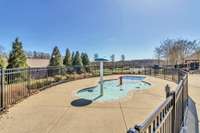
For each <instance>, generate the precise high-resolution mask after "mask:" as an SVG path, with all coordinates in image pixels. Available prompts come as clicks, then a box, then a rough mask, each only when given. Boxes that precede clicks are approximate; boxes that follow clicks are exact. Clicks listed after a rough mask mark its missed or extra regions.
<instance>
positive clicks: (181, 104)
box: [128, 70, 188, 133]
mask: <svg viewBox="0 0 200 133" xmlns="http://www.w3.org/2000/svg"><path fill="white" fill-rule="evenodd" d="M178 81H179V82H178V86H177V87H176V89H175V91H171V92H168V93H169V94H170V95H167V98H166V99H165V101H164V102H162V103H161V105H160V106H158V107H157V108H156V109H155V111H153V112H152V113H151V114H150V115H149V116H148V117H147V119H146V120H145V121H144V122H143V123H141V124H139V125H136V126H135V127H134V128H130V129H129V130H128V133H143V132H148V133H151V132H156V131H157V130H159V129H160V130H162V131H163V133H177V132H179V131H180V128H181V125H182V123H183V119H184V118H183V117H184V115H183V114H184V111H185V100H187V99H188V90H187V89H188V84H187V82H188V73H187V72H185V71H183V70H179V72H178ZM166 87H167V86H166ZM166 93H167V92H166ZM166 108H167V110H166ZM177 109H178V110H177ZM163 110H164V114H163V119H162V120H161V119H160V120H158V117H159V115H160V113H161V112H163ZM179 111H181V112H179ZM155 122H157V124H158V125H156V126H155ZM152 126H153V128H152ZM163 126H164V127H163ZM166 126H167V127H170V128H169V129H165V128H166ZM162 128H164V129H162Z"/></svg>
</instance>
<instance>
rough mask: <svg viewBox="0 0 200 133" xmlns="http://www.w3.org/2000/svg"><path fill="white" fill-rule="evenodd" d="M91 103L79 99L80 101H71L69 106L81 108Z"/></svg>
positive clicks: (90, 101)
mask: <svg viewBox="0 0 200 133" xmlns="http://www.w3.org/2000/svg"><path fill="white" fill-rule="evenodd" d="M91 103H92V100H88V99H83V98H80V99H76V100H74V101H72V102H71V105H72V106H75V107H83V106H87V105H90V104H91Z"/></svg>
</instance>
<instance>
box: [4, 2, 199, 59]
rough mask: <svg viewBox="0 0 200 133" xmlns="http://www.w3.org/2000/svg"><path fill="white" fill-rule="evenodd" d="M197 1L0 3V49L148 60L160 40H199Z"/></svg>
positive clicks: (152, 55)
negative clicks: (56, 49) (18, 47)
mask: <svg viewBox="0 0 200 133" xmlns="http://www.w3.org/2000/svg"><path fill="white" fill-rule="evenodd" d="M199 5H200V1H199V0H0V45H1V46H3V47H4V49H5V51H7V52H8V51H10V50H11V47H12V42H13V40H14V39H15V38H16V37H19V39H20V40H21V41H22V42H23V47H24V49H25V50H26V51H33V50H36V51H43V52H49V53H51V51H52V49H53V47H54V46H58V47H59V49H60V51H61V53H62V54H63V55H64V53H65V50H66V48H69V49H70V50H72V51H77V50H79V51H81V52H87V53H88V54H89V56H90V57H91V58H93V56H94V54H95V53H98V55H99V56H100V57H104V58H108V59H109V58H110V56H111V55H112V54H115V56H116V58H117V59H120V56H121V54H124V55H125V57H126V59H144V58H145V59H152V58H154V48H155V47H157V46H159V45H160V42H162V41H164V40H165V39H168V38H169V39H170V38H171V39H175V38H179V39H189V40H194V39H197V40H198V39H200V8H199Z"/></svg>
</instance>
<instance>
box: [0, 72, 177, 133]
mask: <svg viewBox="0 0 200 133" xmlns="http://www.w3.org/2000/svg"><path fill="white" fill-rule="evenodd" d="M117 77H119V75H113V76H106V77H105V79H114V78H117ZM146 77H147V78H146V79H145V81H147V82H149V83H151V84H152V87H151V88H150V89H146V90H139V91H131V92H130V93H129V95H128V96H127V97H125V98H123V99H120V100H117V101H112V102H101V103H97V102H94V103H92V104H89V105H87V106H82V107H75V106H72V105H71V103H72V102H73V101H74V100H77V99H78V97H76V96H75V95H74V94H75V93H76V92H77V91H78V90H81V89H83V88H86V87H91V86H95V85H96V84H97V82H98V81H99V78H89V79H83V80H77V81H72V82H68V83H64V84H60V85H57V86H54V87H51V88H49V89H47V90H44V91H42V92H40V93H38V94H35V95H33V96H31V97H29V98H27V99H25V100H24V101H22V102H20V103H18V104H16V105H14V106H13V107H11V108H10V109H9V110H8V112H7V113H5V114H3V115H1V116H0V129H1V130H0V133H78V132H80V133H125V132H126V131H127V128H129V127H133V126H134V125H135V124H137V123H140V122H142V121H143V120H144V119H145V118H146V117H147V116H148V115H149V114H150V113H151V112H152V111H154V110H155V108H156V107H157V106H159V105H160V103H161V102H162V101H163V100H164V99H165V89H164V87H165V86H166V84H169V85H170V87H173V88H175V87H176V84H175V83H172V82H169V81H165V80H162V79H159V78H154V77H148V76H146Z"/></svg>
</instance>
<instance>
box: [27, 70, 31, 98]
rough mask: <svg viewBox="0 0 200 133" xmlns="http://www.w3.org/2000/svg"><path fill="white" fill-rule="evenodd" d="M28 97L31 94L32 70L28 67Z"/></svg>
mask: <svg viewBox="0 0 200 133" xmlns="http://www.w3.org/2000/svg"><path fill="white" fill-rule="evenodd" d="M27 89H28V95H30V94H31V91H30V89H31V68H30V67H28V83H27Z"/></svg>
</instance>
